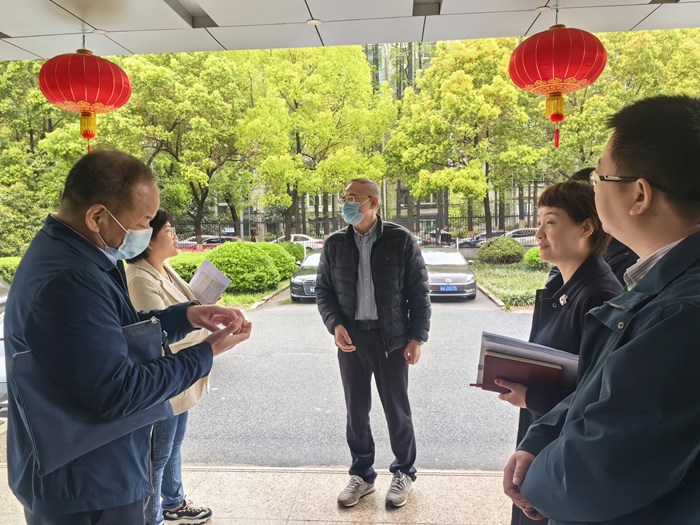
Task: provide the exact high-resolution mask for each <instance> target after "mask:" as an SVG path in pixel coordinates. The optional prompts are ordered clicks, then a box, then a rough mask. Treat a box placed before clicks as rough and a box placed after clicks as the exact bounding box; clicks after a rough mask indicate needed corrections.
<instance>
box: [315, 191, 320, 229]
mask: <svg viewBox="0 0 700 525" xmlns="http://www.w3.org/2000/svg"><path fill="white" fill-rule="evenodd" d="M319 202H320V198H319V196H318V194H316V195H314V237H320V236H321V209H320V207H319Z"/></svg>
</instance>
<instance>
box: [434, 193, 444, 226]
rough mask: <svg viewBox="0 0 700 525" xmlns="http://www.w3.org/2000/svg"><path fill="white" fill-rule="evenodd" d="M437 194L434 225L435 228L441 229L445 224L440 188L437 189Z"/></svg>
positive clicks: (442, 197) (442, 196)
mask: <svg viewBox="0 0 700 525" xmlns="http://www.w3.org/2000/svg"><path fill="white" fill-rule="evenodd" d="M436 196H437V217H436V221H435V226H436V229H437V230H441V229H442V227H443V226H444V225H445V206H444V195H443V193H442V190H438V191H437V193H436Z"/></svg>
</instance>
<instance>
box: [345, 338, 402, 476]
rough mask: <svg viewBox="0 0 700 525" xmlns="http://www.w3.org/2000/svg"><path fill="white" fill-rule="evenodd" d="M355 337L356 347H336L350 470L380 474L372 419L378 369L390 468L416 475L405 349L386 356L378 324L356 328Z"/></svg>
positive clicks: (378, 383)
mask: <svg viewBox="0 0 700 525" xmlns="http://www.w3.org/2000/svg"><path fill="white" fill-rule="evenodd" d="M351 337H352V342H353V344H354V345H355V347H356V348H357V350H355V351H354V352H343V351H342V350H340V349H338V362H339V364H340V376H341V379H342V381H343V390H344V392H345V406H346V410H347V429H346V435H347V440H348V445H349V447H350V454H351V455H352V465H351V467H350V475H357V476H360V477H361V478H362V479H364V480H365V481H367V482H368V483H374V480H375V478H376V477H377V473H376V472H375V470H374V467H373V465H374V439H373V438H372V429H371V427H370V421H369V412H370V408H371V406H372V375H373V374H374V380H375V383H376V384H377V391H378V392H379V399H380V400H381V402H382V406H383V407H384V415H385V416H386V422H387V425H388V427H389V438H390V441H391V450H392V452H393V453H394V456H395V459H394V461H393V462H392V464H391V466H390V467H389V470H390V471H391V472H392V473H393V472H396V471H397V470H400V471H401V472H403V473H404V474H406V475H408V476H410V477H411V478H412V479H415V478H416V468H415V466H414V463H415V461H416V438H415V435H414V432H413V421H412V419H411V405H410V403H409V401H408V364H406V361H405V359H404V357H403V351H401V350H395V351H394V352H391V353H390V354H388V357H387V355H386V348H385V346H384V341H383V340H382V336H381V333H380V330H379V329H378V328H376V329H371V330H356V331H355V333H354V334H351Z"/></svg>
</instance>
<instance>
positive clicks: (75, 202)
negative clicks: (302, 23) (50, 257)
mask: <svg viewBox="0 0 700 525" xmlns="http://www.w3.org/2000/svg"><path fill="white" fill-rule="evenodd" d="M143 181H152V182H154V183H155V182H156V177H155V175H154V173H153V170H151V168H149V167H148V166H146V165H145V164H144V163H143V162H141V161H140V160H139V159H137V158H136V157H134V156H132V155H129V154H127V153H122V152H120V151H110V150H100V151H95V152H92V153H88V154H87V155H84V156H83V157H81V158H80V160H78V162H76V163H75V165H74V166H73V167H72V168H71V170H70V172H69V173H68V177H67V178H66V183H65V185H64V186H63V192H62V193H61V206H62V207H67V208H69V209H70V210H71V211H74V212H76V211H77V212H80V211H83V210H87V209H88V208H89V207H90V206H92V205H93V204H104V205H105V206H107V207H109V210H110V211H111V212H112V213H114V214H117V213H119V212H120V211H121V210H123V209H124V208H126V207H128V206H129V205H130V204H131V203H132V200H133V196H134V188H135V187H136V185H137V184H138V183H139V182H143Z"/></svg>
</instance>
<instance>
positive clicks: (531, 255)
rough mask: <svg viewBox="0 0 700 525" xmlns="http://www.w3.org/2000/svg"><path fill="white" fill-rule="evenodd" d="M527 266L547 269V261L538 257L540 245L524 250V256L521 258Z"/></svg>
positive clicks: (535, 268) (534, 268) (533, 268)
mask: <svg viewBox="0 0 700 525" xmlns="http://www.w3.org/2000/svg"><path fill="white" fill-rule="evenodd" d="M523 260H524V261H525V264H526V265H527V267H528V268H530V269H532V270H547V269H549V263H548V262H546V261H543V260H542V259H541V258H540V247H539V246H533V247H532V248H530V249H529V250H528V251H526V252H525V258H524V259H523Z"/></svg>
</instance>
